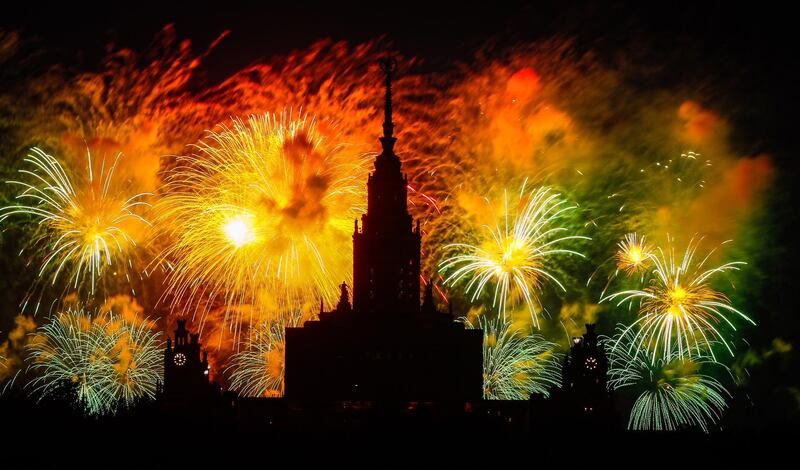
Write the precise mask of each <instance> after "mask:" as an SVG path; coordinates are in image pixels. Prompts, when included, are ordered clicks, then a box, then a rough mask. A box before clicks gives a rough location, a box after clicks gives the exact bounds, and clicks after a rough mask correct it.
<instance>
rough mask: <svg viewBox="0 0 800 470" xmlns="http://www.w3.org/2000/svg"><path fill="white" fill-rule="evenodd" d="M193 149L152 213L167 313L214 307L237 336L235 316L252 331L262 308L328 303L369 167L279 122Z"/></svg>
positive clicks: (237, 127) (346, 260) (268, 120)
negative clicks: (160, 243) (160, 234)
mask: <svg viewBox="0 0 800 470" xmlns="http://www.w3.org/2000/svg"><path fill="white" fill-rule="evenodd" d="M195 148H196V154H194V155H191V156H186V157H180V158H179V159H178V165H177V167H176V168H175V170H174V171H173V172H172V173H171V174H170V175H169V177H168V182H167V185H166V188H165V189H166V196H165V197H164V198H163V200H162V201H161V203H160V204H159V205H158V213H159V219H158V220H159V221H160V222H161V223H162V224H163V225H164V226H165V227H166V230H165V231H166V234H167V236H168V237H169V239H170V243H169V244H168V247H167V248H166V249H165V250H164V251H163V253H162V254H161V256H160V260H161V261H163V262H164V263H165V264H166V265H167V266H168V267H169V271H168V273H169V277H168V280H167V284H166V288H167V294H168V295H170V296H172V299H171V305H172V306H173V308H175V309H177V308H183V309H192V310H193V311H194V312H199V313H200V314H201V316H204V315H205V314H207V313H208V311H209V310H210V309H211V308H212V307H218V306H220V305H221V306H223V308H225V309H226V320H229V321H230V322H231V323H233V324H234V325H236V326H237V327H238V326H240V324H241V320H242V318H241V317H242V314H241V313H240V312H241V311H242V310H241V309H236V308H235V307H236V306H241V305H249V306H251V307H252V308H250V309H248V311H249V312H255V313H253V315H255V317H253V318H250V319H248V320H249V321H253V322H255V321H256V320H257V319H258V318H259V316H260V314H261V313H262V312H263V311H264V310H266V309H267V308H269V309H270V310H273V311H275V312H277V313H278V314H281V313H285V312H288V311H293V310H294V309H297V308H303V307H308V306H310V305H311V304H315V303H316V301H317V299H319V298H320V296H321V297H322V298H323V299H325V300H326V301H328V302H333V300H334V299H335V297H336V293H337V290H336V285H337V283H339V282H342V280H348V279H350V277H351V272H350V265H351V263H352V261H351V257H350V252H351V249H350V243H351V235H352V230H353V220H354V219H356V218H357V217H358V215H359V214H361V213H362V212H363V204H364V200H365V199H366V197H365V191H366V189H365V185H364V180H365V179H366V171H367V163H368V161H369V159H368V158H367V157H366V156H364V155H356V156H353V155H352V154H350V153H347V152H345V151H343V148H342V145H339V144H338V143H336V142H335V139H334V140H333V141H331V140H329V139H327V138H326V137H325V136H324V135H323V134H322V133H321V132H320V130H319V128H318V124H317V123H316V122H315V121H314V120H313V119H311V118H308V117H300V118H298V119H296V120H291V119H290V118H289V115H288V114H282V115H281V116H273V115H269V114H266V115H259V116H251V117H250V118H249V119H248V120H246V121H242V120H239V119H236V120H234V121H233V122H232V125H231V126H225V125H223V126H220V129H219V131H218V132H209V133H208V138H207V139H206V140H205V141H202V142H201V143H200V144H199V145H197V146H196V147H195ZM234 312H236V313H234ZM228 315H230V318H228Z"/></svg>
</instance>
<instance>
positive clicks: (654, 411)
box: [608, 326, 730, 433]
mask: <svg viewBox="0 0 800 470" xmlns="http://www.w3.org/2000/svg"><path fill="white" fill-rule="evenodd" d="M611 342H612V343H613V344H614V347H613V348H612V349H611V351H610V354H609V372H608V377H609V380H608V387H609V389H611V390H622V389H628V388H632V389H634V390H636V391H637V393H639V395H638V396H637V398H636V401H635V402H634V404H633V407H632V409H631V414H630V418H629V420H628V429H632V430H639V431H654V430H655V431H674V430H678V429H682V428H687V427H697V428H699V429H701V430H702V431H703V432H705V433H708V432H709V430H710V428H711V427H712V426H714V425H715V424H716V423H717V422H719V420H720V419H721V418H722V413H723V412H724V411H725V409H726V408H727V400H726V396H728V397H729V396H730V394H729V393H728V391H727V390H726V389H725V387H724V386H723V385H722V384H721V383H720V382H719V381H718V380H717V379H715V378H714V377H711V376H709V375H706V374H702V373H700V372H699V370H700V368H701V367H703V366H717V367H723V368H724V366H722V365H721V364H719V363H717V362H715V361H713V360H711V359H710V358H709V357H706V356H703V357H696V358H693V359H688V358H684V359H682V358H678V357H677V356H673V357H672V359H671V360H667V361H665V360H663V359H658V360H657V361H655V362H650V361H647V360H646V359H644V358H643V357H641V355H639V354H637V350H636V344H637V343H636V341H635V338H633V337H632V335H630V334H629V332H627V330H626V329H625V327H624V326H620V327H618V333H617V336H616V337H615V338H613V339H611Z"/></svg>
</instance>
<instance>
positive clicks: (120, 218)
mask: <svg viewBox="0 0 800 470" xmlns="http://www.w3.org/2000/svg"><path fill="white" fill-rule="evenodd" d="M121 157H122V155H121V154H117V156H116V157H115V158H114V161H113V163H112V164H111V165H109V166H106V162H105V160H103V161H102V163H101V165H100V170H99V172H98V171H97V170H96V169H95V168H94V165H93V162H92V155H91V153H90V152H88V151H87V153H86V158H87V166H86V168H87V171H86V173H85V174H81V175H79V176H78V177H72V176H70V174H69V173H68V172H67V171H66V169H65V168H64V167H63V166H62V165H61V163H60V162H59V161H58V160H57V159H55V158H54V157H52V156H51V155H48V154H47V153H45V152H44V151H43V150H41V149H38V148H33V149H31V153H29V154H28V156H27V157H26V158H25V159H24V162H25V163H26V164H28V165H30V166H31V167H32V168H31V169H23V170H20V173H22V174H24V175H26V176H27V177H29V179H30V180H31V181H32V182H24V181H9V183H10V184H13V185H17V186H20V187H22V188H23V190H22V192H21V193H19V194H18V195H17V199H18V200H20V201H24V202H25V203H27V204H19V205H13V206H6V207H3V208H0V222H3V221H5V220H6V219H8V218H9V217H11V216H15V215H24V216H28V217H29V218H31V219H33V220H36V221H37V222H38V224H39V230H38V232H37V237H36V238H35V239H34V240H33V241H32V243H31V245H32V246H36V247H39V248H40V249H41V250H42V256H43V258H44V259H43V261H42V264H41V268H40V269H39V277H40V278H41V279H48V280H49V281H50V284H51V285H55V284H56V282H57V280H58V278H59V276H61V275H63V276H64V277H66V278H67V279H68V280H69V284H70V285H71V286H72V288H75V289H81V290H87V291H88V294H90V295H94V294H95V286H96V284H97V283H98V281H100V280H106V279H105V278H106V277H111V276H119V275H123V276H124V277H125V279H126V280H127V281H128V282H129V283H130V280H131V279H130V270H131V268H132V267H133V265H134V263H133V260H132V252H133V249H134V247H135V246H136V241H135V239H134V236H133V233H134V231H135V230H136V229H137V228H138V227H139V226H146V225H147V224H148V222H147V221H146V220H145V219H144V218H142V217H141V216H140V215H138V214H137V213H136V211H137V210H138V206H146V205H147V203H146V202H144V201H143V198H144V197H145V196H146V194H145V193H140V194H132V195H131V194H126V193H125V190H124V188H122V187H118V186H116V185H115V181H114V170H115V169H116V167H117V164H118V163H119V161H120V159H121ZM84 287H85V288H86V289H83V288H84Z"/></svg>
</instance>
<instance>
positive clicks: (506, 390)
mask: <svg viewBox="0 0 800 470" xmlns="http://www.w3.org/2000/svg"><path fill="white" fill-rule="evenodd" d="M465 324H466V326H467V327H468V328H475V327H476V326H474V325H473V324H472V323H470V322H468V321H465ZM477 328H480V329H482V330H483V397H484V399H487V400H527V399H528V398H530V396H531V395H532V394H537V395H544V396H545V397H547V396H549V394H550V388H551V387H554V386H555V387H558V386H560V385H561V368H560V364H559V355H558V354H557V353H555V349H556V348H557V345H556V344H555V343H552V342H550V341H547V340H546V339H545V338H544V337H543V336H541V335H539V334H529V333H526V332H524V331H515V330H513V329H512V328H511V324H510V323H508V322H506V321H503V320H502V319H500V318H496V319H494V320H487V319H485V318H484V317H478V325H477Z"/></svg>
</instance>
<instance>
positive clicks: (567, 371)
mask: <svg viewBox="0 0 800 470" xmlns="http://www.w3.org/2000/svg"><path fill="white" fill-rule="evenodd" d="M595 326H596V325H593V324H587V325H586V333H585V334H584V335H583V336H581V337H576V338H573V340H572V347H571V348H570V353H569V354H568V355H567V356H566V358H565V359H564V369H563V385H562V387H561V390H560V391H559V392H557V393H556V394H554V398H556V399H557V400H558V399H560V400H561V405H562V407H563V412H564V413H565V414H566V415H568V416H570V417H571V418H572V420H573V421H574V422H580V423H583V424H584V425H587V424H588V425H597V426H603V427H609V426H613V423H614V420H615V416H614V410H613V405H612V403H613V402H612V398H611V394H610V392H609V391H608V388H607V382H608V380H607V374H608V359H607V358H606V351H605V346H604V345H603V342H602V341H600V340H599V338H598V337H597V333H596V332H595Z"/></svg>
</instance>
